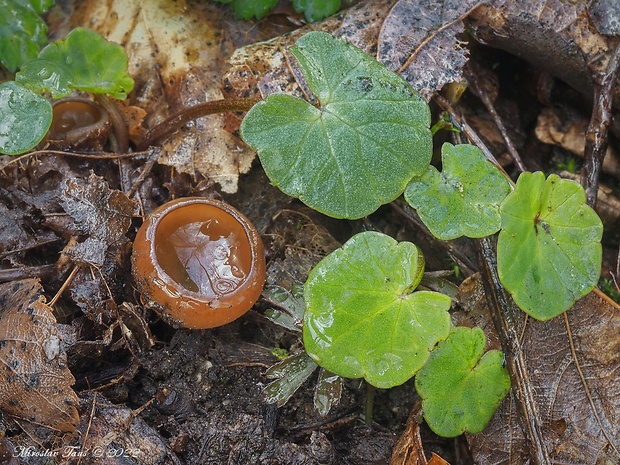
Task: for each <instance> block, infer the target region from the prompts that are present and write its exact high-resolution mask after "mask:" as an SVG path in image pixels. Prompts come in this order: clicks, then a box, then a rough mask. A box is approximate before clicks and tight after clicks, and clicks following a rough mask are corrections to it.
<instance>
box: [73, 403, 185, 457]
mask: <svg viewBox="0 0 620 465" xmlns="http://www.w3.org/2000/svg"><path fill="white" fill-rule="evenodd" d="M80 410H81V411H82V418H83V421H82V422H81V424H80V426H79V431H80V433H81V434H80V435H79V436H78V437H76V438H75V440H74V441H73V442H71V443H70V444H67V445H65V446H64V447H63V448H62V449H61V452H62V453H63V454H64V455H65V456H67V458H66V459H65V460H66V461H65V462H63V463H66V464H67V465H77V464H89V465H121V464H128V463H139V464H142V465H179V464H180V463H181V462H180V460H179V459H178V457H177V456H176V455H175V454H174V452H172V451H171V450H170V448H169V447H168V445H167V443H166V441H165V440H164V438H162V437H161V435H160V434H159V433H158V432H157V431H155V430H154V429H153V428H151V427H150V426H148V425H147V424H146V423H145V422H144V420H142V418H140V416H139V414H140V410H138V411H132V410H131V409H129V408H127V407H125V406H120V405H114V404H112V403H111V402H109V401H108V400H106V399H105V398H104V397H103V396H100V395H97V393H94V394H93V393H89V394H87V395H86V396H85V397H84V398H82V399H81V400H80ZM71 454H72V455H71Z"/></svg>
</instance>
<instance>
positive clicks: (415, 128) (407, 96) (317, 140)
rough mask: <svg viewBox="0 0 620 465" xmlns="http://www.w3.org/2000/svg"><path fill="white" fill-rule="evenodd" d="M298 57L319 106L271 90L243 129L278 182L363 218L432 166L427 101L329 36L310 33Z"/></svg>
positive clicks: (307, 199)
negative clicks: (273, 92)
mask: <svg viewBox="0 0 620 465" xmlns="http://www.w3.org/2000/svg"><path fill="white" fill-rule="evenodd" d="M291 51H292V52H293V54H294V55H295V57H296V58H297V60H298V61H299V66H300V67H301V69H302V71H303V73H304V75H305V78H306V81H307V83H308V87H309V88H310V90H311V91H312V92H313V93H314V94H315V95H316V97H317V98H318V99H319V101H320V106H319V107H318V108H317V107H314V106H312V105H310V104H309V103H307V102H306V101H303V100H300V99H297V98H295V97H292V96H289V95H283V94H272V95H270V96H268V97H267V98H266V99H265V100H264V101H262V102H259V103H258V104H256V105H255V106H254V107H253V108H252V109H251V110H250V111H249V112H248V113H247V115H246V117H245V118H244V120H243V123H242V124H241V134H242V136H243V138H244V140H245V141H246V142H247V143H248V144H249V145H250V146H251V147H253V148H254V149H255V150H256V151H257V152H258V155H259V157H260V160H261V162H262V164H263V168H264V170H265V172H266V173H267V175H268V176H269V179H270V180H271V182H272V183H273V184H274V185H276V186H277V187H279V188H280V189H281V190H282V191H283V192H285V193H286V194H288V195H290V196H292V197H299V198H300V199H301V201H302V202H304V203H305V204H307V205H308V206H310V207H312V208H314V209H316V210H318V211H320V212H322V213H325V214H327V215H330V216H333V217H336V218H350V219H354V218H361V217H363V216H366V215H368V214H370V213H372V212H374V211H375V210H376V209H377V208H379V206H381V205H383V204H385V203H389V202H391V201H393V200H394V199H396V198H397V197H398V196H399V195H401V194H402V193H403V191H404V190H405V186H406V185H407V183H408V182H409V180H410V179H411V178H412V177H413V176H415V175H419V174H422V173H423V172H424V171H425V170H426V168H427V166H428V164H429V162H430V157H431V151H432V146H431V133H430V129H429V125H430V112H429V108H428V105H427V104H426V102H425V101H424V100H423V99H422V98H421V97H420V96H419V95H418V94H417V93H416V92H415V91H414V90H413V89H412V88H411V86H410V85H409V84H408V83H407V82H406V81H405V80H403V79H402V78H401V77H400V76H398V75H397V74H395V73H393V72H392V71H390V70H388V69H387V68H385V67H384V66H383V65H381V64H380V63H379V62H377V61H376V60H374V59H373V58H371V57H369V56H368V55H366V54H365V53H363V52H362V51H361V50H359V49H357V48H355V47H354V46H352V45H351V44H349V43H347V42H345V41H343V40H340V39H336V38H334V37H332V36H331V35H330V34H327V33H324V32H311V33H309V34H306V35H305V36H303V37H302V38H300V39H299V40H298V41H297V45H296V46H295V47H293V48H292V49H291Z"/></svg>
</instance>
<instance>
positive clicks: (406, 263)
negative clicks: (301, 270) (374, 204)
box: [303, 232, 451, 388]
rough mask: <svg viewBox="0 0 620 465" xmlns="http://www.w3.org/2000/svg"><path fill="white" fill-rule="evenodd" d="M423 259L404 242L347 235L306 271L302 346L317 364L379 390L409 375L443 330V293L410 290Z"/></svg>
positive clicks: (445, 310) (371, 234)
mask: <svg viewBox="0 0 620 465" xmlns="http://www.w3.org/2000/svg"><path fill="white" fill-rule="evenodd" d="M423 273H424V258H423V256H422V253H421V252H420V250H419V249H418V248H417V247H416V246H415V245H414V244H412V243H410V242H400V243H399V242H397V241H395V240H394V239H392V238H391V237H389V236H386V235H385V234H382V233H377V232H363V233H360V234H357V235H355V236H353V237H352V238H351V239H349V241H347V243H345V244H344V245H343V246H342V248H340V249H338V250H336V251H334V252H332V253H331V254H330V255H328V256H327V257H325V258H324V259H323V260H321V262H320V263H319V264H318V265H317V266H316V267H315V268H314V269H313V270H312V271H311V272H310V275H309V276H308V280H307V281H306V284H305V288H304V296H305V298H306V313H305V315H304V327H303V339H304V347H305V348H306V351H307V352H308V354H309V355H310V356H311V357H312V358H313V360H314V361H315V362H316V363H317V364H319V365H320V366H321V367H323V368H325V369H326V370H329V371H331V372H333V373H335V374H338V375H340V376H342V377H345V378H361V377H363V378H365V379H366V380H367V381H368V382H369V383H370V384H372V385H373V386H376V387H379V388H390V387H393V386H397V385H399V384H402V383H404V382H405V381H407V380H408V379H410V378H411V377H412V376H413V375H414V374H415V373H416V372H417V371H418V370H419V369H420V368H421V367H422V365H424V363H425V362H426V360H427V358H428V355H429V353H430V351H431V350H432V348H433V347H434V346H435V344H436V343H437V342H438V341H440V340H442V339H445V338H446V337H447V336H448V334H449V332H450V316H449V314H448V310H449V308H450V304H451V300H450V298H449V297H448V296H446V295H443V294H439V293H437V292H430V291H417V292H416V291H415V289H416V287H417V285H418V284H419V283H420V280H421V279H422V275H423Z"/></svg>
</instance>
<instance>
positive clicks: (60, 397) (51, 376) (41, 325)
mask: <svg viewBox="0 0 620 465" xmlns="http://www.w3.org/2000/svg"><path fill="white" fill-rule="evenodd" d="M41 291H42V289H41V285H40V284H39V282H38V280H35V279H26V280H23V281H15V282H12V283H7V284H1V285H0V360H1V361H2V364H1V370H2V375H1V376H0V408H1V409H2V410H3V411H5V412H6V413H8V414H9V415H11V416H13V417H14V418H16V419H19V420H25V421H27V422H30V423H33V424H35V425H42V426H45V427H47V428H51V429H54V430H59V431H74V430H75V428H76V427H77V425H78V423H79V421H80V419H79V416H78V412H77V409H76V407H77V405H78V398H77V396H76V395H75V393H74V392H73V390H72V389H71V385H72V384H74V383H75V379H74V378H73V375H72V374H71V372H70V371H69V368H67V355H66V353H65V351H64V348H63V344H62V339H61V335H60V333H59V331H58V329H57V327H56V318H54V315H53V314H52V310H51V309H50V308H49V307H48V306H47V305H46V304H45V299H44V297H43V296H42V295H41Z"/></svg>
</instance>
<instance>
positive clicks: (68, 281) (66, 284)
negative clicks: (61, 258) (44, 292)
mask: <svg viewBox="0 0 620 465" xmlns="http://www.w3.org/2000/svg"><path fill="white" fill-rule="evenodd" d="M80 268H81V267H80V265H75V266H74V267H73V269H72V270H71V273H69V276H67V279H65V282H64V283H62V286H60V289H58V292H56V295H55V296H54V297H53V298H52V300H50V301H49V303H48V304H47V305H48V307H50V308H53V307H54V305H55V304H56V302H58V299H60V296H62V293H63V292H65V290H66V289H67V287H69V285H70V284H71V281H73V278H75V275H76V274H77V272H78V271H79V270H80Z"/></svg>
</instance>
